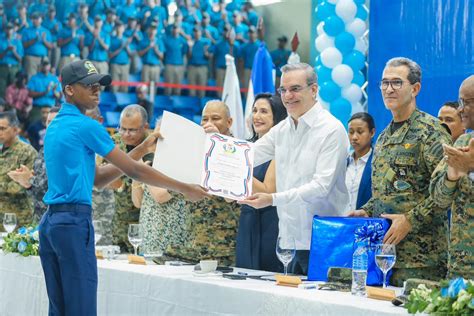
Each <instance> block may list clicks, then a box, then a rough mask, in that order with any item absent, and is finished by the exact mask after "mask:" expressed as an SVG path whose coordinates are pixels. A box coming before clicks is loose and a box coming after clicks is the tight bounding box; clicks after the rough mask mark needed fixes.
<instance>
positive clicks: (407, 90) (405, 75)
mask: <svg viewBox="0 0 474 316" xmlns="http://www.w3.org/2000/svg"><path fill="white" fill-rule="evenodd" d="M420 89H421V69H420V66H419V65H418V64H417V63H415V62H414V61H412V60H410V59H408V58H403V57H398V58H393V59H391V60H389V61H388V62H387V64H386V65H385V69H384V71H383V76H382V81H381V82H380V90H381V92H382V97H383V101H384V103H385V107H386V108H387V109H388V110H390V112H391V113H392V115H393V119H392V121H391V122H390V124H389V125H388V126H387V127H386V128H385V130H383V131H382V133H381V134H380V136H379V138H378V140H377V143H376V144H375V153H374V157H373V162H372V169H373V172H372V198H371V199H370V200H369V201H368V202H367V203H366V204H365V205H363V206H362V208H361V210H357V211H353V212H351V213H350V215H353V216H372V217H379V216H381V217H384V218H387V219H389V220H391V221H392V225H391V227H390V229H389V230H388V232H387V234H386V235H385V238H384V243H386V244H394V245H397V262H396V263H395V267H394V269H393V275H392V280H391V281H392V283H393V284H394V285H396V286H402V284H403V281H404V280H406V279H408V278H421V279H430V280H436V281H438V280H440V279H441V278H444V277H445V275H446V255H447V243H446V239H447V238H446V231H447V227H446V223H447V219H446V210H442V209H441V208H438V209H436V207H435V206H434V205H433V199H432V198H431V197H430V194H429V190H428V188H429V184H430V178H431V174H432V173H433V171H434V169H435V168H436V166H437V164H438V163H439V161H440V160H441V159H442V158H443V147H442V145H443V144H450V143H451V137H450V136H449V134H448V133H447V131H446V130H445V129H444V128H443V127H442V126H441V124H440V122H439V120H437V119H436V118H435V117H433V116H431V115H429V114H427V113H424V112H422V111H420V110H419V109H417V105H416V96H417V95H418V93H419V92H420Z"/></svg>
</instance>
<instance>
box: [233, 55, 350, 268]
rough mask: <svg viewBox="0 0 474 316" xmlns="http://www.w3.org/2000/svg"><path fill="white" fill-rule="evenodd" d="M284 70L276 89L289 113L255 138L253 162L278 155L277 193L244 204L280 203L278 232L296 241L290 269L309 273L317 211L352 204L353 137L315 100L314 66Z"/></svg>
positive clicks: (338, 211)
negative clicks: (350, 161)
mask: <svg viewBox="0 0 474 316" xmlns="http://www.w3.org/2000/svg"><path fill="white" fill-rule="evenodd" d="M281 70H282V77H281V83H280V87H279V89H278V91H279V92H280V94H281V99H282V101H283V104H284V105H285V108H286V109H287V111H288V114H289V116H288V117H287V118H286V119H285V120H283V121H281V122H280V123H279V124H278V125H276V126H274V127H273V128H272V129H271V130H270V131H269V132H268V133H267V134H265V136H263V137H262V138H261V139H259V140H258V141H257V142H256V143H255V166H258V165H260V164H262V163H265V162H267V161H269V160H272V159H273V160H275V164H276V165H275V166H276V187H277V192H276V193H273V194H267V193H257V194H255V195H253V196H251V197H249V198H248V199H246V200H244V201H241V203H243V204H248V205H250V206H252V207H255V208H262V207H266V206H269V205H273V206H276V207H277V210H278V217H279V220H280V222H279V231H280V232H279V236H280V237H281V238H282V239H289V238H290V239H291V238H294V240H295V246H296V256H295V258H294V259H293V261H292V262H291V263H290V266H289V271H290V272H292V273H296V274H307V272H308V260H309V247H310V239H311V226H312V225H311V224H312V218H313V216H314V215H316V214H317V215H321V216H341V215H343V213H344V212H345V211H346V209H347V206H348V203H349V194H348V192H347V189H346V185H345V172H346V158H347V155H348V148H349V142H348V137H347V133H346V131H345V129H344V126H343V125H342V123H341V122H339V121H338V120H337V119H336V118H335V117H334V116H333V115H331V114H330V113H329V112H328V111H327V110H325V109H324V108H323V107H322V106H321V105H320V104H318V103H317V102H316V96H317V93H318V84H317V75H316V73H315V72H314V70H313V68H312V67H311V66H310V65H308V64H305V63H297V64H288V65H285V66H283V67H282V69H281Z"/></svg>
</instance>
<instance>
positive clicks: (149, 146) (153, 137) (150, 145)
mask: <svg viewBox="0 0 474 316" xmlns="http://www.w3.org/2000/svg"><path fill="white" fill-rule="evenodd" d="M158 139H163V136H161V134H160V131H159V130H156V129H155V130H154V131H153V133H151V134H150V135H148V137H147V138H145V140H144V141H143V142H142V143H141V144H140V145H139V146H140V149H142V150H143V151H144V152H145V154H144V155H146V154H149V153H155V150H156V142H157V141H158ZM144 155H143V156H144Z"/></svg>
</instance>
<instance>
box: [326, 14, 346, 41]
mask: <svg viewBox="0 0 474 316" xmlns="http://www.w3.org/2000/svg"><path fill="white" fill-rule="evenodd" d="M344 27H345V24H344V21H343V20H342V19H341V18H340V17H338V16H336V15H331V16H329V17H327V18H326V19H325V20H324V27H323V28H324V31H325V32H326V33H327V34H328V35H329V36H336V35H338V34H339V33H341V32H342V31H344Z"/></svg>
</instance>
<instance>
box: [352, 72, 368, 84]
mask: <svg viewBox="0 0 474 316" xmlns="http://www.w3.org/2000/svg"><path fill="white" fill-rule="evenodd" d="M352 83H355V84H356V85H358V86H359V87H362V86H363V85H364V83H365V77H364V74H363V73H362V72H361V71H354V79H352Z"/></svg>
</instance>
